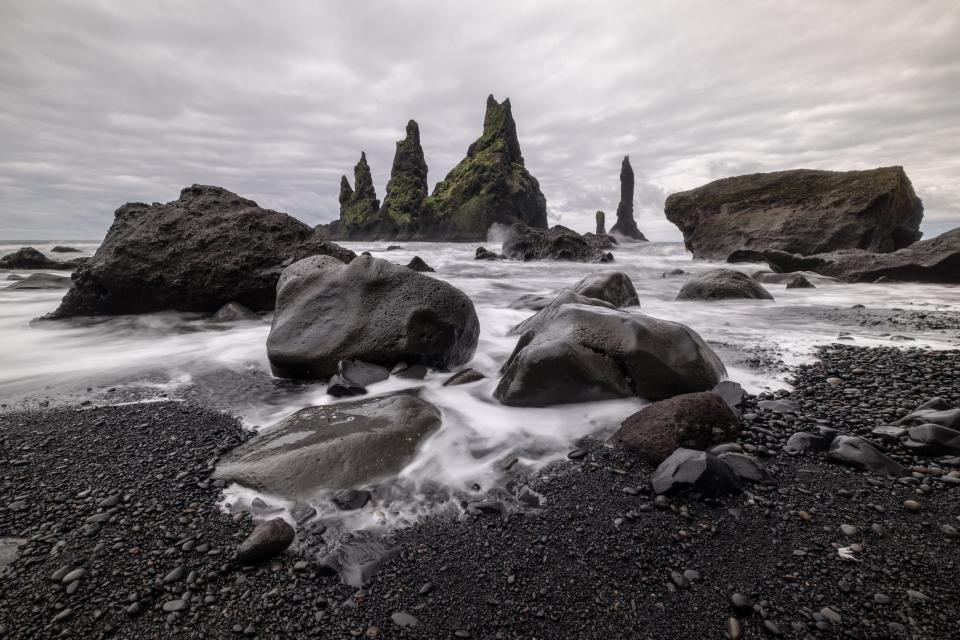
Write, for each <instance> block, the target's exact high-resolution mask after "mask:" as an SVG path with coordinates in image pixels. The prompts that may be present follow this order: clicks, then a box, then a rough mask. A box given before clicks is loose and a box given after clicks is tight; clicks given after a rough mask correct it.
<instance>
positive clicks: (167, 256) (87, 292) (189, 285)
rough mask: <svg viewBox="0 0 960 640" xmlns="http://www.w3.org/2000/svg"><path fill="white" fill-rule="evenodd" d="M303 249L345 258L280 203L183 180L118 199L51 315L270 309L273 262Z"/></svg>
mask: <svg viewBox="0 0 960 640" xmlns="http://www.w3.org/2000/svg"><path fill="white" fill-rule="evenodd" d="M310 255H327V256H332V258H331V259H336V260H337V261H340V262H341V263H342V262H349V261H350V260H352V259H353V257H354V253H353V252H352V251H349V250H347V249H344V248H342V247H340V246H337V245H335V244H331V243H328V242H324V241H322V240H319V239H318V238H317V237H316V236H314V234H313V230H312V229H311V228H310V227H308V226H307V225H305V224H303V223H302V222H300V221H299V220H296V219H295V218H292V217H290V216H288V215H287V214H285V213H279V212H276V211H270V210H269V209H262V208H260V207H259V206H257V203H256V202H253V201H252V200H247V199H245V198H241V197H240V196H238V195H237V194H235V193H231V192H230V191H227V190H226V189H223V188H220V187H211V186H205V185H193V186H192V187H188V188H186V189H184V190H183V191H182V192H181V193H180V198H179V199H177V200H175V201H173V202H168V203H166V204H155V205H147V204H143V203H130V204H125V205H123V206H122V207H120V208H119V209H117V212H116V217H115V218H114V221H113V224H112V225H111V227H110V230H109V231H108V232H107V236H106V238H105V239H104V241H103V244H101V245H100V247H99V248H98V249H97V252H96V254H95V255H94V256H93V258H92V259H90V261H89V262H88V263H87V264H85V265H83V266H82V267H80V268H79V269H78V270H77V272H76V273H75V274H74V283H75V284H74V287H73V288H72V289H70V291H68V292H67V295H66V296H65V297H64V299H63V302H61V303H60V307H59V308H58V309H57V310H56V311H55V312H54V313H53V314H52V316H51V317H54V318H62V317H67V316H76V315H98V314H122V313H149V312H152V311H160V310H164V309H176V310H180V311H216V310H217V309H219V308H220V307H221V306H223V305H224V304H226V303H228V302H238V303H240V304H242V305H244V306H247V307H249V308H251V309H254V310H258V311H265V310H270V309H273V307H274V300H275V298H276V285H277V281H278V280H279V279H280V272H281V271H282V270H283V268H284V267H285V266H287V265H289V264H290V263H292V262H294V261H296V260H299V259H301V258H305V257H306V256H310Z"/></svg>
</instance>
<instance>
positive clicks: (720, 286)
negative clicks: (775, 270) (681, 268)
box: [677, 269, 773, 300]
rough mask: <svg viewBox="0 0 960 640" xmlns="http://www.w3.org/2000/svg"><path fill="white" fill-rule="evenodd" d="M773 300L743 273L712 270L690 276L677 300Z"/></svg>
mask: <svg viewBox="0 0 960 640" xmlns="http://www.w3.org/2000/svg"><path fill="white" fill-rule="evenodd" d="M732 299H754V300H773V296H772V295H770V292H769V291H767V290H766V289H764V288H763V287H762V286H760V283H758V282H757V281H756V280H754V279H753V278H751V277H750V276H748V275H747V274H745V273H741V272H739V271H734V270H733V269H712V270H710V271H705V272H704V273H701V274H698V275H695V276H692V277H691V278H690V279H688V280H687V281H686V282H684V283H683V286H682V287H681V288H680V293H678V294H677V300H732Z"/></svg>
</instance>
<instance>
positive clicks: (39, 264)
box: [0, 247, 79, 270]
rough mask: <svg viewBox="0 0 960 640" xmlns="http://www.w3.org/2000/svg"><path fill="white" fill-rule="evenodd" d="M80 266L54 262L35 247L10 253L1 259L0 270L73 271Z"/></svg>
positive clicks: (73, 262) (74, 263)
mask: <svg viewBox="0 0 960 640" xmlns="http://www.w3.org/2000/svg"><path fill="white" fill-rule="evenodd" d="M78 264H79V263H78V262H76V261H74V260H67V261H64V262H60V261H59V260H52V259H50V258H48V257H47V256H45V255H43V254H42V253H40V252H39V251H37V250H36V249H34V248H33V247H21V248H20V249H17V250H16V251H14V252H13V253H8V254H7V255H5V256H3V257H2V258H0V269H54V270H61V269H62V270H72V269H75V268H76V267H77V266H78Z"/></svg>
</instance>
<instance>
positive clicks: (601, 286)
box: [510, 269, 640, 311]
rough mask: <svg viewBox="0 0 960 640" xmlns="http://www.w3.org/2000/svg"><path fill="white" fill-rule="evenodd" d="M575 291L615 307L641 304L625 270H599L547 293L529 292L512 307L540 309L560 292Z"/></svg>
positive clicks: (511, 304)
mask: <svg viewBox="0 0 960 640" xmlns="http://www.w3.org/2000/svg"><path fill="white" fill-rule="evenodd" d="M564 292H573V293H575V294H577V295H578V296H580V297H586V298H593V299H594V300H601V301H603V302H606V303H608V304H609V305H612V307H614V308H619V307H633V306H639V305H640V298H639V297H638V296H637V289H636V288H635V287H634V286H633V281H632V280H631V279H630V276H628V275H627V274H626V273H624V272H623V271H616V270H612V269H611V270H606V271H597V272H595V273H591V274H590V275H588V276H586V277H584V278H583V279H581V280H580V281H578V282H577V283H576V284H574V285H571V286H569V287H565V288H563V289H560V290H558V291H552V292H550V293H546V294H542V295H540V294H533V293H529V294H526V295H523V296H520V297H519V298H517V299H516V300H514V301H513V302H511V303H510V308H511V309H533V310H534V311H539V310H541V309H543V308H544V307H546V306H547V305H549V304H550V303H551V302H553V301H554V300H555V299H556V298H557V297H558V296H559V295H560V294H563V293H564Z"/></svg>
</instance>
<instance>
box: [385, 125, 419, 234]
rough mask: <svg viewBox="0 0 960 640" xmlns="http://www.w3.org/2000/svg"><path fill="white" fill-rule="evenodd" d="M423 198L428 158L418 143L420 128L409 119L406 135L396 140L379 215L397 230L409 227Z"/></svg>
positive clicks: (412, 224) (413, 221)
mask: <svg viewBox="0 0 960 640" xmlns="http://www.w3.org/2000/svg"><path fill="white" fill-rule="evenodd" d="M426 197H427V161H426V160H425V159H424V157H423V147H421V146H420V127H419V125H417V123H416V121H414V120H410V121H409V122H408V123H407V135H406V137H405V138H404V139H403V140H398V141H397V151H396V153H395V154H394V156H393V167H392V168H391V169H390V181H389V182H387V195H386V197H385V198H384V199H383V208H382V209H381V211H380V214H381V217H383V218H385V219H386V220H389V221H390V222H391V223H393V224H395V225H396V226H397V228H398V230H399V229H405V228H406V229H409V228H411V227H413V226H414V225H415V223H416V221H417V216H418V215H419V213H420V207H421V206H422V205H423V200H424V198H426Z"/></svg>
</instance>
